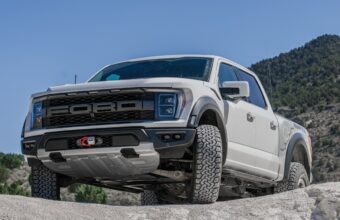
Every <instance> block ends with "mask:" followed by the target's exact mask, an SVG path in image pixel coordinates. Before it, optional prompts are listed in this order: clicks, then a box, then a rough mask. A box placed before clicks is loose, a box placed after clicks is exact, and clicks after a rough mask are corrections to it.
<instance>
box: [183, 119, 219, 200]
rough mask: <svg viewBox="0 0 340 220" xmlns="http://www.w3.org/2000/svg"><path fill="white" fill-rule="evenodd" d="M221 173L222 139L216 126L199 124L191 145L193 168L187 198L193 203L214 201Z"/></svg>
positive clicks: (216, 196)
mask: <svg viewBox="0 0 340 220" xmlns="http://www.w3.org/2000/svg"><path fill="white" fill-rule="evenodd" d="M221 174H222V139H221V134H220V131H219V130H218V128H217V127H216V126H212V125H200V126H199V127H197V129H196V139H195V142H194V145H193V170H192V179H191V183H190V188H189V192H188V200H189V202H191V203H195V204H206V203H213V202H216V200H217V198H218V194H219V189H220V183H221Z"/></svg>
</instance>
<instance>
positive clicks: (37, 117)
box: [31, 102, 43, 129]
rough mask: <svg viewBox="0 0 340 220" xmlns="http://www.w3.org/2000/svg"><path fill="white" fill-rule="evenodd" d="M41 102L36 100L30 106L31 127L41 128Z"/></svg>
mask: <svg viewBox="0 0 340 220" xmlns="http://www.w3.org/2000/svg"><path fill="white" fill-rule="evenodd" d="M42 117H43V104H42V102H36V103H34V104H33V106H32V123H31V129H39V128H42Z"/></svg>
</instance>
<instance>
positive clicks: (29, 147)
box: [24, 142, 35, 150]
mask: <svg viewBox="0 0 340 220" xmlns="http://www.w3.org/2000/svg"><path fill="white" fill-rule="evenodd" d="M34 147H35V142H27V143H24V148H25V150H32V149H33V148H34Z"/></svg>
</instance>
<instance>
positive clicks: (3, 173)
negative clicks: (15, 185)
mask: <svg viewBox="0 0 340 220" xmlns="http://www.w3.org/2000/svg"><path fill="white" fill-rule="evenodd" d="M8 177H9V171H8V169H6V168H5V167H3V166H1V165H0V183H4V182H6V180H7V179H8Z"/></svg>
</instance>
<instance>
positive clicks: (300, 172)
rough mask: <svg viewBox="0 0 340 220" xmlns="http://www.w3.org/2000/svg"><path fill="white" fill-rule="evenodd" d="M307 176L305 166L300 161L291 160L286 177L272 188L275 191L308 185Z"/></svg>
mask: <svg viewBox="0 0 340 220" xmlns="http://www.w3.org/2000/svg"><path fill="white" fill-rule="evenodd" d="M309 184H310V183H309V178H308V175H307V172H306V169H305V167H304V166H303V165H302V164H301V163H297V162H292V163H291V164H290V168H289V173H288V178H287V179H285V180H283V181H281V182H279V183H278V184H277V186H276V187H275V188H274V191H275V192H284V191H288V190H293V189H298V188H305V187H307V186H309Z"/></svg>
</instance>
